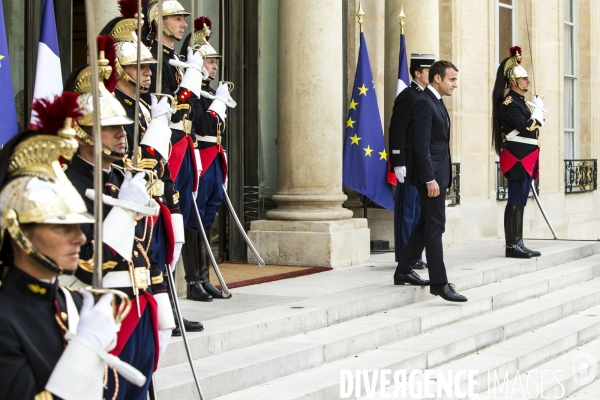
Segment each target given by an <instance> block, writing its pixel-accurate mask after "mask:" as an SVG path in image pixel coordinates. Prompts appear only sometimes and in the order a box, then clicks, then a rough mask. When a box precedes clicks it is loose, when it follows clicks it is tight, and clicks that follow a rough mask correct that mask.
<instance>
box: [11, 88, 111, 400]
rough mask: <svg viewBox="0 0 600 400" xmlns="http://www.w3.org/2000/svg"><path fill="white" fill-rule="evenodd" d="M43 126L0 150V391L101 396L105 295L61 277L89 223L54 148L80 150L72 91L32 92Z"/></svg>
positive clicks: (22, 395) (68, 399) (107, 329)
mask: <svg viewBox="0 0 600 400" xmlns="http://www.w3.org/2000/svg"><path fill="white" fill-rule="evenodd" d="M33 109H34V111H36V112H37V116H38V121H39V122H38V123H39V126H40V131H27V132H23V133H21V134H19V135H17V136H16V137H14V138H13V139H12V140H11V141H9V142H8V143H7V144H6V145H5V146H4V148H3V149H2V151H0V163H2V166H1V167H0V180H1V181H2V182H1V183H0V189H1V190H0V304H2V313H1V314H0V398H1V399H25V400H32V399H35V400H45V399H65V400H75V399H91V400H94V399H98V400H100V399H102V398H103V380H104V370H105V366H106V363H105V361H104V359H105V358H106V356H107V354H106V351H107V350H111V349H112V348H114V346H115V343H116V339H117V330H118V327H117V323H116V321H115V318H114V317H113V308H112V306H111V301H112V295H110V294H105V295H103V296H102V297H101V298H100V300H99V301H98V302H97V303H96V304H94V298H93V296H92V294H91V293H90V292H88V291H86V290H82V291H81V292H74V291H71V290H67V289H66V288H65V287H62V286H60V285H59V282H58V280H57V279H56V278H57V276H59V275H63V274H64V275H69V274H73V272H74V271H75V269H76V268H77V262H78V259H79V257H78V254H79V251H80V248H81V246H83V245H84V244H85V241H86V238H85V235H84V234H83V232H82V231H81V230H80V228H79V224H93V223H94V219H93V218H92V216H91V215H90V214H88V212H87V207H86V205H85V203H84V201H83V199H82V198H81V196H80V195H79V194H78V193H77V190H75V188H74V187H73V185H71V183H70V182H69V181H68V179H67V178H66V177H65V175H64V173H63V171H62V169H61V167H60V164H59V162H58V160H59V157H62V158H64V159H69V158H71V157H72V156H73V155H74V154H75V152H76V150H77V142H76V140H75V139H74V136H75V132H74V130H73V127H72V123H73V120H74V119H75V118H77V117H78V116H79V115H80V113H79V112H78V107H77V95H76V94H75V93H63V94H62V96H60V97H56V98H55V99H54V100H52V101H46V100H43V101H38V102H36V103H34V105H33Z"/></svg>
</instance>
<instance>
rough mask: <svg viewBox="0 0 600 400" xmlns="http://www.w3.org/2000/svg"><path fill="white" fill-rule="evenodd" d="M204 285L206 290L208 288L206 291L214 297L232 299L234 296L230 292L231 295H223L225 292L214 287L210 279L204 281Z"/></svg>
mask: <svg viewBox="0 0 600 400" xmlns="http://www.w3.org/2000/svg"><path fill="white" fill-rule="evenodd" d="M202 286H204V290H206V293H208V294H209V295H211V296H212V297H213V299H230V298H231V297H233V295H232V294H231V293H229V297H223V293H221V291H220V290H219V289H217V288H216V287H214V286H213V284H212V283H210V281H204V282H202Z"/></svg>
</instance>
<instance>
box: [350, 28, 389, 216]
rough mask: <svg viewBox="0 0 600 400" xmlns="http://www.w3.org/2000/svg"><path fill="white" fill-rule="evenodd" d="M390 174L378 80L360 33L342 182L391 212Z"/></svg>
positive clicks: (363, 38)
mask: <svg viewBox="0 0 600 400" xmlns="http://www.w3.org/2000/svg"><path fill="white" fill-rule="evenodd" d="M387 173H388V156H387V153H386V151H385V141H384V138H383V128H382V127H381V119H380V118H379V107H378V106H377V96H376V95H375V83H374V80H373V73H372V72H371V64H370V63H369V54H368V52H367V44H366V43H365V37H364V35H363V33H362V32H361V33H360V50H359V53H358V65H357V66H356V76H355V78H354V88H353V90H352V99H351V100H350V110H349V111H348V121H347V122H346V134H345V135H344V175H343V184H344V186H346V187H348V188H350V189H353V190H356V191H357V192H359V193H361V194H362V195H364V196H366V197H368V198H369V199H371V200H373V201H374V202H375V203H377V204H379V205H380V206H382V207H385V208H387V209H388V210H390V211H391V210H393V209H394V198H393V196H392V186H391V185H390V184H389V183H388V181H387Z"/></svg>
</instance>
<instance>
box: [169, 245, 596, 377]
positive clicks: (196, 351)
mask: <svg viewBox="0 0 600 400" xmlns="http://www.w3.org/2000/svg"><path fill="white" fill-rule="evenodd" d="M599 252H600V244H596V243H593V244H576V245H575V244H572V243H560V244H557V245H556V246H552V247H551V248H548V249H547V250H545V251H544V254H543V255H542V256H541V257H538V258H533V259H529V260H518V259H509V258H492V259H487V260H484V261H481V262H475V263H471V264H468V267H465V268H460V267H456V268H454V269H452V270H451V271H450V273H449V275H450V279H451V281H452V282H454V283H455V284H456V287H457V288H458V289H459V290H460V291H461V292H464V291H465V290H467V289H471V288H475V287H479V286H483V285H489V284H492V283H496V282H500V281H502V280H507V279H510V278H514V277H518V276H521V275H523V274H527V273H532V272H536V271H541V270H546V269H548V268H552V267H555V266H557V265H560V264H565V263H568V264H569V265H572V266H588V267H591V268H592V276H598V275H600V255H598V254H596V255H593V254H594V253H599ZM583 257H585V258H583ZM582 273H588V272H582ZM421 274H422V275H423V276H427V272H426V271H425V272H424V273H421ZM543 274H544V273H543V272H540V276H542V275H543ZM340 277H343V279H340ZM571 277H572V279H575V280H577V279H579V277H577V276H576V275H572V276H571ZM588 279H589V278H588ZM391 280H392V278H391V274H390V272H389V271H387V270H386V271H385V273H379V272H378V273H370V272H369V271H365V268H364V267H349V268H346V269H343V270H335V271H329V272H324V273H320V274H315V275H311V276H305V277H301V278H296V279H295V280H294V281H297V282H302V283H301V284H297V285H294V286H293V287H291V286H290V282H291V281H292V280H288V281H289V282H283V281H280V282H272V283H271V285H270V287H274V288H275V293H274V294H275V295H277V294H279V293H277V292H276V290H277V288H281V289H279V290H281V291H282V293H281V294H282V295H283V294H284V293H283V292H285V293H287V294H288V296H291V297H294V298H295V299H296V300H293V301H290V302H284V303H283V304H277V305H273V306H270V307H265V308H259V309H256V310H251V311H247V312H244V313H238V314H232V315H227V316H223V317H218V318H214V319H209V320H203V323H204V326H205V330H204V332H199V333H190V334H188V340H189V343H190V346H191V348H192V354H193V357H194V359H200V358H204V357H209V356H214V355H218V354H221V353H224V352H228V351H232V350H236V349H241V348H243V347H246V346H251V345H255V344H260V343H265V342H268V341H271V340H278V339H281V338H284V337H289V336H293V335H296V334H300V333H303V332H310V331H313V330H316V329H319V328H324V327H327V326H330V325H333V324H336V323H340V322H343V321H348V320H352V319H355V318H359V317H363V316H367V315H371V314H374V313H377V312H382V311H386V310H391V309H394V308H397V307H401V306H404V305H407V304H414V303H418V302H422V301H425V300H430V299H432V298H433V296H431V295H430V294H429V291H428V290H427V289H422V288H419V287H414V286H404V287H401V286H394V285H393V284H392V282H391ZM332 282H343V283H340V285H339V286H341V287H342V288H341V289H339V290H338V291H337V292H335V293H330V294H325V295H323V294H322V293H323V292H326V290H325V288H326V287H335V283H332ZM348 282H350V283H348ZM560 284H561V278H560V277H557V278H556V280H555V281H554V282H550V281H548V283H547V289H548V290H554V288H556V287H560ZM344 285H346V287H344ZM539 285H540V286H538V288H537V289H531V288H525V289H523V290H525V291H526V292H529V293H534V292H535V290H541V291H542V292H544V290H545V289H544V285H546V284H545V283H544V282H541V283H539ZM261 286H262V285H256V287H248V288H242V289H245V290H246V292H248V293H252V292H253V291H257V292H260V290H261V289H260V287H261ZM500 286H502V285H501V284H500ZM525 286H527V287H529V286H530V285H525ZM302 287H304V288H305V289H304V292H307V291H308V292H309V293H310V294H311V295H310V296H308V297H307V298H304V299H302V298H301V297H300V296H301V295H302V293H303V292H302V291H301V290H300V288H302ZM306 288H309V289H306ZM321 288H323V289H322V290H321ZM311 290H313V291H311ZM532 290H533V292H532ZM272 292H273V291H272ZM542 292H541V293H542ZM313 293H321V294H320V295H313ZM481 293H485V289H483V290H482V292H481ZM474 296H475V297H474V299H475V298H477V297H478V296H480V292H476V293H475V294H474ZM514 296H515V298H518V297H519V296H520V295H519V294H516V293H515V294H514ZM474 299H473V300H474ZM470 300H471V299H470ZM226 301H228V302H230V301H231V302H233V301H235V300H234V299H232V300H226ZM510 302H511V300H510V298H507V297H503V298H502V297H497V298H496V299H495V303H496V304H495V305H494V307H496V308H497V306H498V305H499V304H501V303H506V304H510ZM182 303H183V301H182ZM192 303H195V304H193V305H194V306H195V307H201V306H206V305H204V304H198V303H197V302H192ZM468 304H469V308H470V309H471V310H473V311H472V312H475V313H476V312H477V310H475V308H476V306H475V302H474V301H470V302H469V303H468ZM477 304H479V305H482V303H481V302H477ZM210 306H212V307H214V305H210ZM210 306H209V307H210ZM484 307H486V305H484ZM461 310H463V309H462V308H461ZM184 315H185V313H184ZM444 317H448V318H450V317H449V315H446V311H444V309H443V308H442V309H440V312H439V313H438V315H437V316H435V317H434V318H433V319H432V320H431V321H430V322H429V323H430V325H429V326H428V325H427V323H425V324H424V327H425V329H431V328H433V327H434V326H435V323H433V321H438V320H439V321H443V320H444ZM440 318H441V319H440ZM452 318H453V317H452ZM182 363H187V356H186V352H185V348H184V346H183V341H182V339H181V338H172V339H171V342H170V344H169V347H168V349H167V351H166V353H165V354H164V356H163V357H162V358H161V362H160V366H159V368H160V369H162V368H167V367H170V366H174V365H177V364H182Z"/></svg>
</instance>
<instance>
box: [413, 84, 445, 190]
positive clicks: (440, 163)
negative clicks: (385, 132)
mask: <svg viewBox="0 0 600 400" xmlns="http://www.w3.org/2000/svg"><path fill="white" fill-rule="evenodd" d="M409 135H410V140H411V150H412V157H409V163H408V165H407V171H406V175H407V178H410V184H412V185H414V186H417V187H419V186H425V185H426V183H427V182H431V181H433V180H435V181H436V182H437V183H438V185H439V186H440V189H441V190H444V189H446V188H448V187H450V184H451V179H450V175H451V160H450V118H449V115H448V113H447V112H446V110H445V108H444V106H443V105H442V103H440V101H439V100H438V99H437V98H436V97H435V94H433V92H432V91H431V90H429V89H428V88H427V89H425V91H424V94H423V95H422V96H419V98H418V99H417V100H416V101H415V103H414V104H413V106H412V109H411V113H410V134H409Z"/></svg>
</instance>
